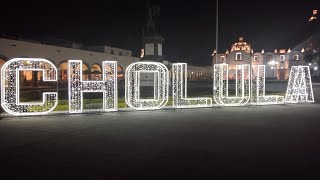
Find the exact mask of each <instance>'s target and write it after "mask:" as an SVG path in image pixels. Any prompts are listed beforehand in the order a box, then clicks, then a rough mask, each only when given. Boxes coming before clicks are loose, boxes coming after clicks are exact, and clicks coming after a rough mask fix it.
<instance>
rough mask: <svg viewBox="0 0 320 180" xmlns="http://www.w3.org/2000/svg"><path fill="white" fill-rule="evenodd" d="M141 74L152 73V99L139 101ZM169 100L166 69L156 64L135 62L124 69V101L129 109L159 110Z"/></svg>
mask: <svg viewBox="0 0 320 180" xmlns="http://www.w3.org/2000/svg"><path fill="white" fill-rule="evenodd" d="M141 73H152V74H153V77H154V80H153V83H154V84H153V86H154V98H153V99H140V76H141ZM168 99H169V73H168V68H167V67H166V66H165V65H163V64H162V63H157V62H136V63H132V64H130V65H129V66H128V67H127V69H126V78H125V100H126V103H127V105H128V106H129V107H131V108H134V109H136V110H151V109H161V108H162V107H163V106H165V105H166V104H167V102H168Z"/></svg>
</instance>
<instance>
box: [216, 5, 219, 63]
mask: <svg viewBox="0 0 320 180" xmlns="http://www.w3.org/2000/svg"><path fill="white" fill-rule="evenodd" d="M216 10H217V14H216V64H218V62H219V57H218V52H219V51H218V35H219V34H218V33H219V30H218V20H219V19H218V17H219V0H217V7H216Z"/></svg>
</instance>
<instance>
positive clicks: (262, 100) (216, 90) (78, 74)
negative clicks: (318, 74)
mask: <svg viewBox="0 0 320 180" xmlns="http://www.w3.org/2000/svg"><path fill="white" fill-rule="evenodd" d="M68 66H69V68H68V89H69V112H70V113H81V112H82V108H83V93H84V92H102V93H103V110H104V111H117V102H118V95H117V93H118V92H117V62H116V61H103V62H102V81H83V80H82V61H81V60H69V61H68ZM24 70H29V71H42V73H43V76H42V78H43V81H57V80H58V77H57V68H56V66H55V65H54V64H52V63H51V62H50V61H48V60H46V59H39V58H15V59H11V60H9V61H8V62H6V63H5V64H4V65H3V67H2V69H1V77H2V80H1V81H2V82H1V105H2V107H3V109H4V110H5V111H6V112H8V113H9V114H12V115H41V114H47V113H49V112H50V111H52V110H53V109H54V108H55V107H56V106H57V103H58V93H57V92H45V93H43V99H42V102H40V103H39V102H28V103H26V102H23V103H22V102H20V101H19V84H20V83H19V79H20V78H19V74H20V73H19V71H24ZM213 70H214V76H213V100H214V101H215V102H216V104H218V105H221V106H243V105H246V104H248V103H249V102H250V103H251V104H253V105H265V104H284V103H298V102H314V97H313V90H312V83H311V76H310V69H309V67H308V66H292V68H291V71H290V76H289V81H288V87H287V92H286V95H285V96H277V95H268V96H267V95H265V66H264V65H255V66H252V69H251V67H250V65H248V64H244V65H237V66H236V84H235V87H236V88H235V90H236V91H235V95H234V96H232V97H230V96H229V94H228V64H216V65H214V67H213ZM141 73H153V74H154V99H141V98H140V92H139V91H140V76H141ZM168 99H169V71H168V69H167V67H166V66H165V65H163V64H162V63H158V62H135V63H132V64H131V65H129V66H128V67H127V69H126V77H125V100H126V103H127V105H128V106H129V107H131V108H134V109H136V110H153V109H161V108H162V107H163V106H165V105H166V104H167V102H168ZM172 99H173V102H172V104H173V108H197V107H212V98H209V97H201V98H188V95H187V64H186V63H174V64H173V65H172Z"/></svg>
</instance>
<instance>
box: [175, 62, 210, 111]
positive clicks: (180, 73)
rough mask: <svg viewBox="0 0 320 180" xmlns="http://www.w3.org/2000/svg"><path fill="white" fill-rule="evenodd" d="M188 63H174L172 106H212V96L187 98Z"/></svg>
mask: <svg viewBox="0 0 320 180" xmlns="http://www.w3.org/2000/svg"><path fill="white" fill-rule="evenodd" d="M187 77H188V72H187V64H186V63H174V64H173V65H172V106H173V107H174V108H195V107H211V106H212V99H211V98H187Z"/></svg>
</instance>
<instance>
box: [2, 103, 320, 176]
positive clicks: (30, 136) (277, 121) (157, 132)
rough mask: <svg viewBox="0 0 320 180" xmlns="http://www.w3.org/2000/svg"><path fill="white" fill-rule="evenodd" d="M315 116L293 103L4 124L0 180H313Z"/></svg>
mask: <svg viewBox="0 0 320 180" xmlns="http://www.w3.org/2000/svg"><path fill="white" fill-rule="evenodd" d="M319 114H320V105H319V104H297V105H273V106H246V107H224V108H217V107H216V108H203V109H192V110H158V111H140V112H138V111H131V112H112V113H104V114H88V115H57V116H40V117H23V118H22V117H20V118H18V117H12V118H4V119H3V120H0V154H1V155H0V161H1V170H0V172H1V173H0V179H17V178H19V179H80V178H81V179H90V180H91V179H112V180H113V179H133V178H137V177H138V178H139V179H150V180H151V179H152V180H153V179H182V178H184V179H231V178H232V179H237V180H238V179H259V180H260V179H268V180H270V179H290V180H291V179H319V178H320V175H319V169H320V163H319V162H320V161H319V160H320V143H319V142H320V118H319ZM316 176H317V177H316Z"/></svg>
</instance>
